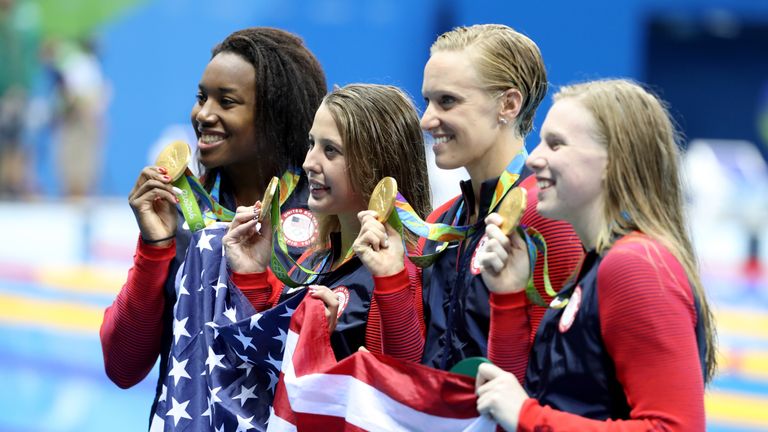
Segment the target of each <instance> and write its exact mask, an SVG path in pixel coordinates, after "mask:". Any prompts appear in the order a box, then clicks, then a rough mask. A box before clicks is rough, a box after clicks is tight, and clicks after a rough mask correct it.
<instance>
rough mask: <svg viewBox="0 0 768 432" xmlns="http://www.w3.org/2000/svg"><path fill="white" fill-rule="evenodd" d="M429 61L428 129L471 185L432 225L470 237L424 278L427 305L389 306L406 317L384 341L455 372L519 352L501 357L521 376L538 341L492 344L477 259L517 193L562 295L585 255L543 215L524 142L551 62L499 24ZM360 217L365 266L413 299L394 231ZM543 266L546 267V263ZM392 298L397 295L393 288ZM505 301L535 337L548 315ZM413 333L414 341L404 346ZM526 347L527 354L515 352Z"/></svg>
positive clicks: (446, 39)
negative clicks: (495, 216)
mask: <svg viewBox="0 0 768 432" xmlns="http://www.w3.org/2000/svg"><path fill="white" fill-rule="evenodd" d="M430 53H431V56H430V59H429V61H428V62H427V64H426V66H425V67H424V83H423V86H422V93H423V96H424V100H425V101H426V103H427V107H426V110H425V112H424V114H423V116H422V118H421V127H422V129H423V130H424V131H426V132H427V133H429V134H430V135H432V137H433V141H434V144H433V146H432V150H433V151H434V153H435V160H436V162H437V165H438V167H440V168H442V169H454V168H460V167H463V168H465V169H466V170H467V172H468V173H469V176H470V180H469V181H465V182H462V183H461V185H460V188H461V195H459V196H457V197H455V198H454V199H452V200H450V201H448V202H446V203H444V204H443V205H441V206H440V207H439V208H437V209H436V210H435V211H434V212H433V213H432V214H431V215H430V217H429V221H431V222H441V223H445V224H451V225H463V226H466V225H469V226H471V228H470V229H469V234H468V236H467V237H466V238H465V239H464V240H462V241H460V242H454V243H452V244H450V245H449V246H448V247H447V248H445V249H441V252H439V253H440V255H439V257H438V258H437V260H436V261H435V262H434V264H433V265H432V266H431V267H428V268H425V269H424V277H423V287H424V288H423V296H422V297H421V298H418V299H417V300H416V302H415V304H412V305H411V307H410V309H408V310H403V309H398V308H389V307H387V305H384V304H382V316H384V317H387V316H388V315H390V314H392V315H397V316H399V317H400V320H399V321H398V324H397V325H394V326H392V327H389V326H387V323H388V322H389V320H387V319H385V320H384V324H385V328H384V330H383V334H384V336H385V337H386V338H395V339H397V340H398V341H402V342H403V343H404V345H401V346H398V347H396V349H395V350H394V351H391V350H390V351H388V353H389V354H395V355H397V356H398V357H401V358H405V359H409V360H416V361H419V360H420V361H421V362H422V363H424V364H427V365H429V366H432V367H436V368H440V369H450V368H451V367H452V366H454V365H455V364H456V363H458V362H459V361H461V360H462V359H465V358H467V357H474V356H487V355H489V352H490V351H493V350H499V352H500V353H506V352H508V351H510V350H511V351H515V352H518V353H522V354H519V355H518V356H517V357H515V358H511V357H510V356H508V355H501V357H503V358H505V359H507V360H508V362H509V364H507V365H506V366H505V367H506V368H509V369H510V370H515V371H517V372H519V373H520V374H522V373H523V372H524V371H525V366H526V362H527V359H528V356H527V348H528V347H529V344H530V340H531V339H532V335H531V336H525V337H521V338H520V339H519V340H499V341H489V339H488V336H489V334H488V329H489V326H490V320H491V307H490V305H491V304H492V303H495V302H496V301H497V299H495V298H494V297H495V296H494V295H492V294H491V291H489V286H488V284H487V281H486V280H484V279H483V277H481V275H480V266H479V264H478V261H477V255H478V252H479V251H482V249H483V245H484V243H485V242H486V239H487V237H486V235H485V222H484V219H485V217H486V216H487V215H488V214H489V213H491V212H492V211H494V210H495V209H496V207H497V206H498V204H499V202H500V201H501V200H502V199H504V197H506V195H507V193H508V192H509V190H511V188H512V187H522V188H525V189H527V190H528V206H527V209H526V210H525V213H524V214H523V217H522V223H523V224H524V225H527V226H531V227H534V228H536V229H537V230H538V231H540V232H541V233H542V234H543V235H544V238H545V239H546V240H547V243H548V246H549V256H550V258H549V260H550V265H549V276H550V278H551V279H552V284H553V285H554V287H555V289H559V288H561V287H562V286H563V284H564V282H565V280H566V278H567V277H568V276H569V275H570V274H571V272H572V271H573V269H574V267H575V266H576V264H577V262H578V261H579V259H580V257H581V255H582V249H581V245H580V244H579V242H578V238H577V237H576V234H575V233H574V232H573V230H572V229H571V228H570V227H569V226H568V225H567V224H566V223H563V222H557V221H552V220H547V219H544V218H542V217H541V216H540V215H539V214H538V213H537V212H536V184H535V182H534V179H533V177H530V176H529V177H527V178H526V175H527V174H528V173H525V172H522V168H523V164H524V161H525V152H524V151H525V142H524V139H525V136H526V135H527V134H528V133H529V132H530V131H531V129H532V128H533V116H534V113H535V111H536V108H537V107H538V106H539V103H540V102H541V100H542V99H543V98H544V95H545V94H546V92H547V76H546V70H545V68H544V63H543V61H542V58H541V53H540V52H539V49H538V47H537V46H536V44H535V43H534V42H533V41H532V40H531V39H529V38H527V37H526V36H524V35H522V34H521V33H518V32H516V31H515V30H513V29H511V28H509V27H507V26H504V25H498V24H485V25H475V26H471V27H459V28H456V29H454V30H451V31H449V32H447V33H445V34H443V35H441V36H440V37H439V38H438V39H437V40H436V41H435V43H434V44H433V45H432V48H431V50H430ZM360 217H361V222H362V223H363V228H362V231H361V239H360V242H359V243H360V244H359V248H358V249H359V251H360V253H359V254H360V256H361V259H363V261H364V262H365V264H366V265H367V266H369V268H370V269H371V272H372V273H373V274H374V275H376V276H389V277H390V278H391V279H393V280H398V281H399V282H400V288H399V292H401V293H406V292H407V289H408V284H407V279H406V278H405V277H403V276H402V275H403V265H402V258H401V257H399V256H395V255H396V254H393V253H392V251H390V250H389V248H387V247H385V245H386V244H387V242H388V244H394V243H397V242H396V241H394V242H393V237H394V238H395V239H396V238H397V237H396V236H397V233H395V232H394V230H392V229H391V227H387V229H386V230H385V228H384V227H383V226H382V225H381V224H380V223H378V222H377V221H376V219H375V218H374V217H373V215H371V214H370V213H363V214H361V215H360ZM387 238H388V239H389V240H387ZM439 246H440V243H439V242H434V241H427V242H426V243H425V244H424V248H423V252H424V253H425V254H432V253H435V252H437V248H438V247H439ZM538 258H539V260H538V262H539V263H541V262H542V261H543V257H542V256H541V254H539V257H538ZM526 262H527V261H526ZM526 265H527V264H526ZM542 267H543V266H542V265H537V266H536V270H535V272H534V277H533V280H534V283H535V286H536V288H537V290H538V291H539V292H540V293H541V294H542V295H543V296H544V297H545V298H546V294H545V290H544V283H543V277H542V274H543V272H542ZM398 274H399V275H401V276H400V277H397V275H398ZM491 282H492V281H491ZM378 289H379V288H378V286H377V290H378ZM387 291H398V289H396V288H393V287H390V288H388V289H387ZM504 301H505V303H504V304H503V305H502V304H500V305H499V306H501V307H503V308H507V309H513V310H515V311H516V312H517V313H519V314H520V315H522V316H524V317H525V318H526V320H527V327H528V328H529V329H535V328H536V327H537V324H538V321H539V320H540V319H541V316H542V315H543V314H544V308H542V307H538V306H533V305H531V304H530V303H529V302H528V301H527V300H526V297H525V294H522V293H521V294H519V295H516V296H511V297H509V298H507V297H505V298H504ZM422 309H423V318H422ZM422 319H423V321H422ZM421 323H425V324H426V333H425V334H415V335H414V329H418V327H419V325H420V324H421ZM406 333H408V334H409V336H408V337H401V336H402V335H403V334H406ZM519 347H521V348H522V350H521V351H516V349H517V348H519Z"/></svg>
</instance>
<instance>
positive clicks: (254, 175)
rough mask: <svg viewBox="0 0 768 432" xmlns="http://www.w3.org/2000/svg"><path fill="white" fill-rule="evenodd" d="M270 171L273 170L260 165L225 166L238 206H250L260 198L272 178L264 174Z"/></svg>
mask: <svg viewBox="0 0 768 432" xmlns="http://www.w3.org/2000/svg"><path fill="white" fill-rule="evenodd" d="M270 172H273V171H272V170H269V169H267V168H266V167H262V166H253V165H251V166H249V167H239V166H230V167H227V169H226V173H227V176H228V177H229V180H230V184H231V187H232V192H233V193H234V196H235V202H236V203H237V205H238V206H250V205H253V204H254V203H255V202H256V201H258V200H260V199H261V198H262V195H263V194H264V190H265V189H266V187H267V185H268V184H269V181H270V180H271V179H272V177H268V176H266V175H264V174H265V173H270Z"/></svg>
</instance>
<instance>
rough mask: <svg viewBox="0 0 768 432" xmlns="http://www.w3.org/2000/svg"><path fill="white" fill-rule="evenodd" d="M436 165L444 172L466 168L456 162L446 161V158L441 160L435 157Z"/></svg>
mask: <svg viewBox="0 0 768 432" xmlns="http://www.w3.org/2000/svg"><path fill="white" fill-rule="evenodd" d="M435 165H437V167H438V168H440V169H444V170H452V169H458V168H462V167H463V166H464V165H461V164H459V163H457V162H456V161H452V160H445V158H440V157H438V156H435Z"/></svg>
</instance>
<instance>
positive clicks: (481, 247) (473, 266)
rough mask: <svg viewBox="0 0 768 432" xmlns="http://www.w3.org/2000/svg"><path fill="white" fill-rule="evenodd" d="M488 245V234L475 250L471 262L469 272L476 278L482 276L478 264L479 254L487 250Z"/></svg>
mask: <svg viewBox="0 0 768 432" xmlns="http://www.w3.org/2000/svg"><path fill="white" fill-rule="evenodd" d="M486 243H488V234H485V235H484V236H483V238H481V239H480V242H479V243H478V244H477V247H476V248H475V252H474V253H472V260H471V261H470V262H469V271H470V272H472V274H473V275H475V276H477V275H479V274H480V263H479V262H477V254H478V253H480V252H483V251H484V250H485V244H486Z"/></svg>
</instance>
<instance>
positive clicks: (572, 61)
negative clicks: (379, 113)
mask: <svg viewBox="0 0 768 432" xmlns="http://www.w3.org/2000/svg"><path fill="white" fill-rule="evenodd" d="M488 22H499V23H504V24H507V25H510V26H512V27H514V28H515V29H517V30H519V31H521V32H523V33H525V34H527V35H528V36H530V37H531V38H532V39H533V40H535V41H536V42H537V43H538V45H539V46H540V47H541V50H542V53H543V55H544V59H545V62H546V64H547V68H548V71H549V78H550V81H551V83H552V88H555V87H557V86H559V85H563V84H567V83H571V82H574V81H580V80H586V79H595V78H601V77H631V78H635V79H638V80H640V81H643V82H646V83H648V84H649V85H650V86H651V88H652V89H654V90H655V91H656V92H657V93H659V94H660V95H661V96H662V97H663V98H664V99H666V100H667V101H668V102H669V103H670V105H671V108H672V112H673V114H674V116H675V118H676V120H677V122H678V123H679V125H680V128H681V130H682V132H683V133H684V136H685V139H684V142H685V144H686V146H687V148H688V151H687V153H686V156H685V166H686V168H687V173H688V183H689V186H690V189H689V197H690V200H689V202H690V212H691V218H692V221H693V224H692V225H693V227H692V229H693V235H694V240H695V243H696V247H697V249H698V252H699V256H700V260H701V267H702V273H703V277H704V282H705V285H706V287H707V289H708V291H709V293H710V296H711V298H712V301H713V303H714V307H715V311H716V315H717V318H718V330H719V335H720V357H721V358H720V364H721V367H720V372H719V376H718V378H717V379H716V380H715V382H714V384H713V385H712V386H711V387H710V388H709V390H708V392H707V415H708V429H709V430H712V431H757V430H768V223H767V222H766V221H767V220H768V168H766V163H765V157H766V155H767V154H768V2H767V1H761V0H676V1H669V0H624V1H621V2H617V1H610V0H581V1H578V2H567V1H541V2H516V1H491V0H444V1H440V0H423V1H412V0H365V1H359V0H304V1H299V0H279V1H277V0H274V1H266V0H218V1H216V2H212V1H202V0H110V1H108V2H105V1H99V0H0V223H1V225H0V227H1V228H0V233H2V246H0V385H1V387H0V388H2V390H0V431H103V430H110V431H140V430H146V428H147V420H148V413H149V408H150V405H151V402H152V396H153V389H154V384H155V382H156V374H157V372H156V371H154V372H153V373H152V374H150V376H149V377H148V378H147V379H145V380H144V381H143V382H142V383H140V384H139V385H137V386H136V387H134V388H132V389H129V390H120V389H118V388H117V387H116V386H114V385H113V384H112V383H111V382H110V381H109V380H108V379H107V378H106V376H105V375H104V372H103V361H102V357H101V348H100V344H99V339H98V329H99V326H100V324H101V318H102V313H103V309H104V308H105V307H106V306H107V305H109V304H110V303H111V302H112V300H113V298H114V296H115V294H116V293H117V292H118V291H119V289H120V287H121V285H122V282H123V281H124V279H125V277H126V273H127V270H128V268H129V266H130V264H131V256H132V252H133V248H134V245H135V242H136V239H137V233H138V230H137V228H136V224H135V222H134V220H133V217H132V214H131V211H130V209H129V207H128V203H127V199H126V197H127V194H128V192H129V190H130V188H131V186H132V185H133V183H134V181H135V179H136V177H137V175H138V173H139V171H140V170H141V168H142V167H143V166H145V165H147V164H149V163H151V162H152V161H153V160H154V158H155V154H156V152H157V151H158V149H159V148H161V147H162V146H163V144H164V143H165V142H167V141H169V140H172V139H177V138H182V139H186V140H187V141H190V142H191V141H193V135H192V130H191V127H190V126H189V111H190V109H191V107H192V104H193V103H194V101H195V94H196V91H197V83H198V80H199V78H200V76H201V74H202V72H203V69H204V67H205V65H206V63H207V61H208V60H209V56H210V54H209V53H210V49H211V48H212V47H213V46H214V45H215V44H216V43H217V42H218V41H220V40H221V39H223V38H224V37H225V36H227V35H228V34H229V33H231V32H232V31H234V30H237V29H240V28H244V27H249V26H276V27H280V28H283V29H286V30H289V31H292V32H295V33H297V34H299V35H300V36H302V37H303V38H304V39H305V41H306V43H307V45H308V46H309V47H310V49H311V50H312V51H313V52H314V53H315V54H316V55H317V57H318V58H319V60H320V62H321V63H322V65H323V67H324V68H325V71H326V73H327V76H328V83H329V85H332V84H339V85H344V84H347V83H350V82H376V83H388V84H394V85H398V86H401V87H403V88H404V89H405V90H406V91H408V92H409V93H410V94H411V95H412V96H413V97H414V99H415V100H416V103H417V105H418V106H419V107H420V108H423V103H422V102H421V97H420V93H421V92H420V87H421V78H422V69H423V66H424V63H425V62H426V60H427V57H428V50H429V46H430V44H431V42H432V41H433V40H434V38H435V37H436V36H437V35H438V34H439V33H441V32H443V31H446V30H449V29H451V28H453V27H454V26H457V25H470V24H476V23H488ZM550 105H551V101H550V100H549V99H547V100H546V101H545V102H544V103H543V104H542V107H541V109H540V110H539V115H538V116H537V118H536V126H537V127H538V126H539V125H540V124H541V122H542V120H543V118H544V113H545V112H546V110H547V109H548V108H549V106H550ZM537 135H538V134H537V132H535V131H534V133H533V134H532V135H531V137H529V139H528V143H527V144H528V147H529V149H531V148H533V146H535V145H536V143H537ZM429 153H430V154H431V152H429ZM431 175H432V182H433V188H434V190H435V201H436V202H442V201H443V200H445V199H447V198H448V197H450V196H452V195H453V193H454V191H455V190H456V183H455V181H456V179H458V178H464V177H465V173H464V172H439V173H438V172H437V170H436V169H435V170H433V171H432V173H431ZM668 379H669V381H670V385H674V384H673V382H674V377H668Z"/></svg>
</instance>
